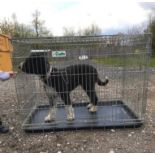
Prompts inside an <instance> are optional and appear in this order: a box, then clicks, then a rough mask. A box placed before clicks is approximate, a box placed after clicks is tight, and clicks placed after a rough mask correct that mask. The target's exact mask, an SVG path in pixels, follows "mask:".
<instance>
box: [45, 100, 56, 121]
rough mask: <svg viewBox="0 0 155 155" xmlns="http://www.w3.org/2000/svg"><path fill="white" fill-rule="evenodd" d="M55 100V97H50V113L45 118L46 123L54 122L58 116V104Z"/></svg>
mask: <svg viewBox="0 0 155 155" xmlns="http://www.w3.org/2000/svg"><path fill="white" fill-rule="evenodd" d="M54 100H55V99H54V98H50V99H49V103H50V107H49V113H48V115H47V116H46V117H45V119H44V121H45V122H46V123H48V122H52V121H54V120H55V118H56V110H57V108H56V104H55V101H54Z"/></svg>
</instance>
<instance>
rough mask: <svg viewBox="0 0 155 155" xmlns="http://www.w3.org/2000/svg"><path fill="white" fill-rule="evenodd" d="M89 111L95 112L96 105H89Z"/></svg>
mask: <svg viewBox="0 0 155 155" xmlns="http://www.w3.org/2000/svg"><path fill="white" fill-rule="evenodd" d="M89 112H91V113H95V112H97V106H94V105H93V106H91V107H90V109H89Z"/></svg>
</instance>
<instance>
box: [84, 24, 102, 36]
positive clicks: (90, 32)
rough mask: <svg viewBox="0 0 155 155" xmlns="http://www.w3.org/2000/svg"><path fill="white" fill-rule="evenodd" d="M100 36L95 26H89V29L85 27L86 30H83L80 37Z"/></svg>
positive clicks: (99, 31)
mask: <svg viewBox="0 0 155 155" xmlns="http://www.w3.org/2000/svg"><path fill="white" fill-rule="evenodd" d="M101 34H102V31H101V29H100V28H99V27H98V26H97V25H96V24H92V25H90V27H87V28H86V29H84V30H83V33H82V35H85V36H91V35H93V36H94V35H95V36H96V35H101Z"/></svg>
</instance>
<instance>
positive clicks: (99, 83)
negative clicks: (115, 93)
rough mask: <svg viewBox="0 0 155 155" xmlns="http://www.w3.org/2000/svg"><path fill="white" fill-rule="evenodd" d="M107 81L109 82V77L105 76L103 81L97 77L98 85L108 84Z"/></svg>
mask: <svg viewBox="0 0 155 155" xmlns="http://www.w3.org/2000/svg"><path fill="white" fill-rule="evenodd" d="M108 82H109V79H108V77H107V76H106V77H105V80H104V81H101V80H100V79H99V78H98V79H97V83H98V85H100V86H105V85H107V84H108Z"/></svg>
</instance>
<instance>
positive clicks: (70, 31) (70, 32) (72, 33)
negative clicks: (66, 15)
mask: <svg viewBox="0 0 155 155" xmlns="http://www.w3.org/2000/svg"><path fill="white" fill-rule="evenodd" d="M63 35H64V36H75V35H76V33H75V31H74V29H73V28H72V27H69V28H67V27H64V28H63Z"/></svg>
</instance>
